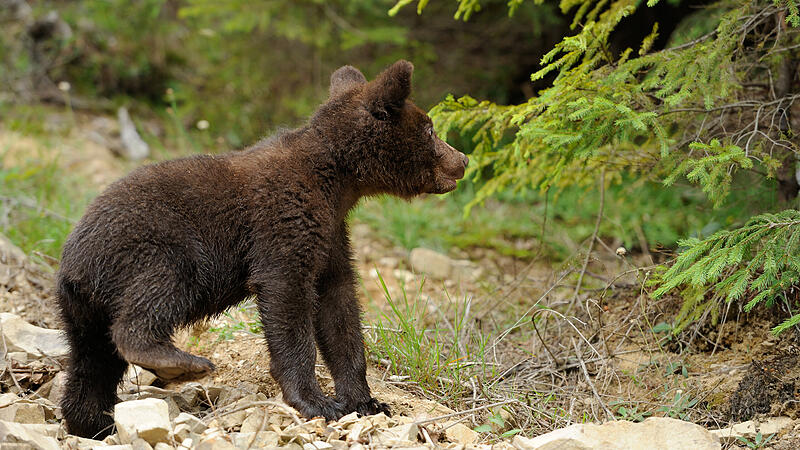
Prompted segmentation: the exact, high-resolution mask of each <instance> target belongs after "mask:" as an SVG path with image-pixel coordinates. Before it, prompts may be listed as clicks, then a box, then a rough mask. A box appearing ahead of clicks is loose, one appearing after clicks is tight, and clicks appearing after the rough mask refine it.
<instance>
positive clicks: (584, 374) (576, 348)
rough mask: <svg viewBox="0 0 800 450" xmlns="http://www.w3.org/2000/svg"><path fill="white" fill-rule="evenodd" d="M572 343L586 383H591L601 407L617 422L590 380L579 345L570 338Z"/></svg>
mask: <svg viewBox="0 0 800 450" xmlns="http://www.w3.org/2000/svg"><path fill="white" fill-rule="evenodd" d="M570 341H572V347H573V348H574V349H575V356H577V357H578V362H579V363H580V365H581V371H582V372H583V376H584V378H586V382H587V383H589V387H590V388H592V393H593V394H594V396H595V398H596V399H597V401H598V402H599V403H600V406H601V407H602V408H603V411H605V412H606V414H607V415H608V418H609V419H611V420H617V418H616V417H614V414H612V413H611V410H609V409H608V407H607V406H606V404H605V403H603V399H602V398H600V394H599V393H598V392H597V388H596V387H594V383H593V382H592V379H591V378H589V371H588V370H586V364H584V363H583V358H581V352H580V350H579V349H578V344H577V343H576V342H575V339H572V338H570Z"/></svg>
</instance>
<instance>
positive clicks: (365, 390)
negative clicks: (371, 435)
mask: <svg viewBox="0 0 800 450" xmlns="http://www.w3.org/2000/svg"><path fill="white" fill-rule="evenodd" d="M343 234H344V233H343ZM340 237H341V239H340V240H339V242H337V245H335V246H334V248H333V249H332V251H331V259H330V262H329V263H328V268H327V270H326V271H325V273H323V274H322V276H321V277H320V279H319V280H318V282H317V293H318V294H319V308H318V309H317V311H316V315H315V317H314V330H315V332H316V338H317V345H318V346H319V349H320V352H321V353H322V358H323V359H324V360H325V364H326V365H327V366H328V369H329V370H330V372H331V376H333V381H334V383H335V384H336V399H337V400H338V401H339V402H340V403H342V404H343V405H344V408H345V411H346V412H348V413H349V412H351V411H356V412H358V413H359V414H361V415H370V414H378V413H380V412H383V413H385V414H386V415H391V411H390V409H389V406H388V405H386V404H385V403H381V402H379V401H377V400H375V399H374V398H372V396H371V394H370V390H369V385H368V384H367V366H366V359H365V357H364V338H363V336H362V334H361V308H360V306H359V303H358V299H357V298H356V295H355V275H354V272H353V267H352V263H351V260H350V249H349V242H348V239H347V236H346V234H344V236H340Z"/></svg>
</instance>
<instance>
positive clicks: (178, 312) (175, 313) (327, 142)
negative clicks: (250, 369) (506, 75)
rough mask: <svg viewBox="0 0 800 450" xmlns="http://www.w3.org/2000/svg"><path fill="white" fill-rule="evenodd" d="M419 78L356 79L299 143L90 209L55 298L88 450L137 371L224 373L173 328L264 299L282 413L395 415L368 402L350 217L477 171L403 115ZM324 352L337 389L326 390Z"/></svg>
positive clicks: (231, 156)
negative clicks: (181, 345) (320, 374)
mask: <svg viewBox="0 0 800 450" xmlns="http://www.w3.org/2000/svg"><path fill="white" fill-rule="evenodd" d="M412 70H413V66H412V65H411V63H409V62H407V61H398V62H397V63H395V64H394V65H392V66H390V67H389V68H388V69H386V70H385V71H384V72H383V73H381V74H380V75H379V76H378V77H377V79H376V80H374V81H372V82H369V83H368V82H367V81H366V79H365V78H364V76H363V75H362V74H361V72H359V71H358V70H357V69H355V68H353V67H350V66H345V67H342V68H340V69H339V70H337V71H336V72H334V73H333V75H332V76H331V88H330V98H329V99H328V101H327V102H326V103H324V104H323V105H322V106H321V107H320V108H319V110H318V111H317V112H316V113H315V114H314V116H313V117H312V118H311V119H310V121H309V123H308V124H307V125H306V126H305V127H303V128H300V129H297V130H294V131H290V132H286V133H283V134H280V135H279V136H276V137H273V138H271V139H269V140H267V141H263V142H261V143H258V144H256V145H255V146H253V147H252V148H250V149H248V150H246V151H243V152H233V153H228V154H224V155H220V156H196V157H190V158H185V159H179V160H175V161H167V162H164V163H161V164H155V165H151V166H146V167H142V168H140V169H138V170H135V171H134V172H133V173H131V174H130V175H128V176H127V177H125V178H123V179H121V180H119V181H117V182H116V183H114V184H113V185H111V186H110V187H109V188H108V189H107V190H106V191H105V192H104V193H103V194H101V195H100V196H99V197H98V198H97V199H96V200H95V201H94V202H93V203H92V204H91V205H90V206H89V208H88V210H87V212H86V214H85V216H84V217H83V218H82V219H81V221H80V222H79V223H78V224H77V225H76V227H75V230H74V231H73V232H72V234H71V235H70V236H69V239H68V240H67V243H66V244H65V246H64V252H63V256H62V260H61V268H60V270H59V274H58V281H57V298H58V302H59V305H60V307H61V315H62V319H63V322H64V325H65V329H66V332H67V336H68V340H69V344H70V348H71V355H70V364H69V368H68V379H67V388H66V394H65V396H64V400H63V401H62V403H61V406H62V410H63V413H64V417H65V419H66V422H67V427H68V429H69V431H70V432H71V433H74V434H78V435H81V436H103V435H105V434H108V433H109V432H110V428H111V424H112V420H111V417H110V415H109V413H110V411H111V409H112V408H113V405H114V403H115V402H116V400H117V399H116V395H115V390H116V386H117V385H118V384H119V381H120V379H121V377H122V373H123V371H124V370H125V368H126V367H127V364H128V363H135V364H139V365H141V366H143V367H146V368H149V369H152V370H154V371H155V372H156V373H157V374H159V375H160V376H161V377H164V378H173V377H184V378H186V377H195V376H200V375H203V374H206V373H208V372H209V371H211V370H213V369H214V365H213V364H212V363H211V362H210V361H209V360H207V359H205V358H201V357H198V356H194V355H191V354H189V353H186V352H183V351H181V350H179V349H177V348H176V347H175V346H174V345H173V343H172V340H171V339H172V334H173V332H174V330H175V329H176V327H181V326H185V325H188V324H190V323H192V322H195V321H197V320H200V319H203V318H207V317H209V316H214V315H216V314H219V313H221V312H222V311H224V310H225V309H226V308H228V307H230V306H231V305H235V304H237V303H239V302H240V301H242V300H243V299H244V298H245V297H246V296H248V295H255V296H256V299H257V304H258V309H259V313H260V316H261V321H262V323H263V328H264V334H265V336H266V341H267V345H268V347H269V352H270V358H271V366H270V369H271V373H272V375H273V376H274V377H275V379H276V380H277V382H278V383H279V384H280V386H281V389H282V391H283V398H284V400H285V401H286V402H287V403H288V404H290V405H292V406H293V407H295V408H297V410H298V411H300V413H302V414H303V415H304V416H306V417H314V416H324V417H325V418H327V419H336V418H338V417H341V416H342V415H344V414H347V413H349V412H351V411H357V412H359V413H360V414H373V413H377V412H380V411H384V412H387V413H388V407H387V406H386V405H385V404H383V403H380V402H378V401H377V400H375V399H373V398H372V397H371V395H370V391H369V386H368V385H367V382H366V364H365V358H364V347H363V339H362V335H361V327H360V308H359V303H358V300H357V299H356V295H355V287H354V286H355V279H354V271H353V267H352V262H351V250H350V240H349V236H348V231H347V224H346V222H345V218H346V216H347V213H348V211H350V209H351V208H352V207H353V206H354V205H355V204H356V202H358V200H359V198H361V197H363V196H365V195H372V194H379V193H389V194H394V195H398V196H401V197H412V196H415V195H418V194H422V193H444V192H447V191H450V190H452V189H454V188H455V186H456V180H457V179H460V178H461V177H462V176H463V174H464V169H465V167H466V165H467V158H466V157H465V156H464V155H463V154H461V153H459V152H458V151H456V150H455V149H453V148H452V147H450V146H449V145H447V144H446V143H444V142H443V141H442V140H440V139H439V138H438V137H436V135H435V133H433V132H432V128H431V121H430V119H429V118H428V116H427V115H426V114H425V113H424V112H423V111H422V110H420V109H419V108H418V107H416V106H415V105H414V104H413V103H411V102H410V101H408V100H407V98H408V96H409V93H410V90H411V72H412ZM315 345H316V346H318V347H319V349H320V352H321V354H322V357H323V359H324V360H325V363H326V364H327V365H328V367H329V368H330V371H331V374H332V376H333V379H334V381H335V384H336V396H335V397H328V396H326V395H324V394H323V393H322V391H321V390H320V388H319V386H318V384H317V381H316V378H315V374H314V361H315V357H316V349H315Z"/></svg>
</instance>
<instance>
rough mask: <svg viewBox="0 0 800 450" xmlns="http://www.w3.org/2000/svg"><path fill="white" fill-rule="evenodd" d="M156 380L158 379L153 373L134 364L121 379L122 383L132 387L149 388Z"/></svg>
mask: <svg viewBox="0 0 800 450" xmlns="http://www.w3.org/2000/svg"><path fill="white" fill-rule="evenodd" d="M157 379H158V377H156V375H155V374H154V373H153V372H150V371H149V370H147V369H143V368H141V367H139V366H137V365H135V364H131V365H130V366H128V370H127V371H125V375H124V377H123V378H122V380H123V381H124V382H127V383H130V384H132V385H134V386H150V385H152V384H153V383H154V382H155V381H156V380H157Z"/></svg>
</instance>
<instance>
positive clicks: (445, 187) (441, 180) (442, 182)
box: [428, 169, 464, 194]
mask: <svg viewBox="0 0 800 450" xmlns="http://www.w3.org/2000/svg"><path fill="white" fill-rule="evenodd" d="M457 172H458V173H455V174H448V173H446V172H444V171H443V170H436V171H435V175H434V178H435V179H434V182H433V187H432V189H431V190H430V191H428V193H430V194H446V193H448V192H451V191H453V190H455V188H456V187H458V180H460V179H462V178H464V170H463V169H461V170H458V171H457Z"/></svg>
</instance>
